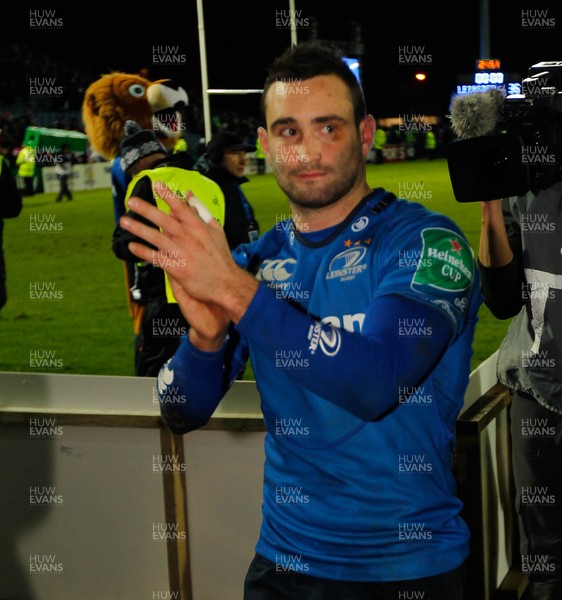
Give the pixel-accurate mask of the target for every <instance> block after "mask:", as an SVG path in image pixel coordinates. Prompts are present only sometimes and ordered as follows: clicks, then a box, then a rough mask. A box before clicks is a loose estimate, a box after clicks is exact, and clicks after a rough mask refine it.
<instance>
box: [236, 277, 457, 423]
mask: <svg viewBox="0 0 562 600" xmlns="http://www.w3.org/2000/svg"><path fill="white" fill-rule="evenodd" d="M401 321H403V322H404V323H422V324H423V328H424V332H423V335H418V334H417V333H416V332H412V331H411V327H410V331H408V332H406V333H407V335H402V333H403V332H402V331H401V330H400V327H399V326H398V324H399V323H400V322H401ZM236 329H237V330H238V331H240V332H241V333H242V334H243V335H244V337H245V338H247V339H248V340H250V342H251V343H252V344H253V345H254V346H255V347H256V348H257V349H259V352H260V354H261V357H262V361H265V362H266V363H267V364H266V365H265V367H264V368H269V369H276V368H277V366H276V358H275V357H276V356H278V355H280V354H281V355H283V354H286V353H291V352H297V353H298V355H299V356H303V357H306V358H305V360H306V363H307V368H306V369H296V370H295V371H294V372H292V375H291V376H292V378H293V380H294V383H296V384H298V385H300V386H303V387H304V388H305V389H307V390H309V391H311V392H313V393H314V394H316V395H317V396H320V397H321V398H323V399H325V400H326V401H327V402H331V403H333V404H335V405H337V406H339V407H341V408H343V409H344V410H347V411H348V412H350V413H351V414H353V415H355V416H356V417H358V418H359V419H362V420H364V421H374V420H376V419H378V418H380V417H382V416H383V415H384V414H385V413H386V412H387V411H388V410H390V409H391V408H392V407H393V406H395V405H396V403H397V402H398V396H399V389H400V388H401V387H402V388H407V387H414V386H416V385H418V384H419V383H420V381H422V380H423V379H424V378H425V377H426V376H427V375H428V374H429V373H430V372H431V370H432V369H433V368H434V367H435V365H436V364H437V362H438V360H439V357H440V356H441V355H442V353H443V351H444V350H445V349H446V347H447V344H448V342H449V339H450V337H451V330H452V326H451V324H450V322H449V320H448V319H447V318H446V317H444V316H443V315H442V314H441V312H440V311H438V310H435V309H433V308H431V307H430V306H424V305H423V304H420V303H418V302H413V301H412V300H410V299H408V298H403V297H400V296H395V295H388V296H382V297H379V298H376V299H375V300H373V301H372V303H371V305H370V306H369V309H368V311H367V314H366V315H365V322H364V325H363V332H362V333H355V332H350V331H346V330H345V329H340V328H338V327H334V326H332V325H329V324H327V323H323V322H322V321H320V320H318V319H317V318H315V317H314V316H312V315H310V314H308V313H306V312H305V311H304V310H303V309H302V307H299V306H298V305H295V304H292V303H290V302H287V301H285V300H282V299H279V298H277V297H276V295H275V292H274V291H273V290H271V289H269V288H268V287H267V286H266V285H264V284H263V283H262V284H260V286H259V288H258V291H257V292H256V294H255V296H254V298H253V300H252V302H251V303H250V306H249V307H248V309H247V311H246V313H245V314H244V316H243V317H242V319H241V320H240V322H239V323H238V324H237V326H236ZM366 391H368V392H367V393H366Z"/></svg>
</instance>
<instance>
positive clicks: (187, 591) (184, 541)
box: [160, 427, 193, 600]
mask: <svg viewBox="0 0 562 600" xmlns="http://www.w3.org/2000/svg"><path fill="white" fill-rule="evenodd" d="M160 448H161V451H162V455H163V456H173V457H174V464H177V465H185V464H186V463H185V452H184V445H183V436H181V435H177V434H175V433H172V432H171V431H169V430H168V429H167V428H166V427H162V428H161V429H160ZM162 483H163V485H164V512H165V516H166V523H170V524H174V527H176V526H177V529H175V531H177V532H178V533H180V534H183V535H181V539H178V540H168V541H167V552H168V574H169V581H170V592H171V593H174V592H175V593H176V597H178V598H180V599H181V600H193V592H192V586H191V564H190V557H189V524H188V519H187V491H186V483H185V469H180V470H177V471H173V472H172V473H168V472H164V473H163V474H162Z"/></svg>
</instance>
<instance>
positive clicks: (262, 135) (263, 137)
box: [258, 127, 271, 164]
mask: <svg viewBox="0 0 562 600" xmlns="http://www.w3.org/2000/svg"><path fill="white" fill-rule="evenodd" d="M258 138H259V140H260V144H261V147H262V148H263V151H264V153H265V156H266V157H267V160H268V162H269V163H270V164H271V155H270V154H269V138H268V137H267V131H266V129H265V128H264V127H258Z"/></svg>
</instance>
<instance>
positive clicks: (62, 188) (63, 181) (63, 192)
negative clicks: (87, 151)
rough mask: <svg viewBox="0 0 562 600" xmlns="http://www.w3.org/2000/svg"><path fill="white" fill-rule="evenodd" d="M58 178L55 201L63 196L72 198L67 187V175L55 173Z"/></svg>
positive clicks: (58, 200)
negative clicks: (57, 190) (57, 191)
mask: <svg viewBox="0 0 562 600" xmlns="http://www.w3.org/2000/svg"><path fill="white" fill-rule="evenodd" d="M57 177H58V178H59V193H58V194H57V202H60V201H61V200H62V199H63V198H64V196H66V197H67V198H68V199H69V200H72V193H71V191H70V188H69V187H68V175H57Z"/></svg>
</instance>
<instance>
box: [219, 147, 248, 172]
mask: <svg viewBox="0 0 562 600" xmlns="http://www.w3.org/2000/svg"><path fill="white" fill-rule="evenodd" d="M221 167H222V168H223V169H226V170H227V171H229V172H230V173H232V174H233V175H235V176H236V177H242V175H244V168H245V167H246V152H244V150H234V151H232V150H225V151H224V153H223V157H222V160H221Z"/></svg>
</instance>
